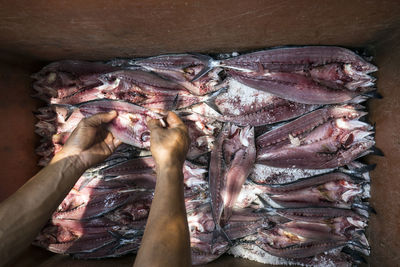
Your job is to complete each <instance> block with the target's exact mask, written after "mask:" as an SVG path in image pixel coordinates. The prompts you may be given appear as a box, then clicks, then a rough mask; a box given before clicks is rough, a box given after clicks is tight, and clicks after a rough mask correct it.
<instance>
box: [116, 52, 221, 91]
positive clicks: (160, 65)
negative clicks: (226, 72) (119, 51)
mask: <svg viewBox="0 0 400 267" xmlns="http://www.w3.org/2000/svg"><path fill="white" fill-rule="evenodd" d="M210 60H212V58H211V57H209V56H206V55H201V54H167V55H160V56H155V57H149V58H143V59H136V60H135V59H134V60H128V61H125V62H124V63H125V64H121V60H119V61H118V63H119V64H117V66H124V67H128V68H129V67H133V68H135V67H136V66H138V67H140V68H141V69H144V70H147V71H151V72H154V73H156V74H158V75H159V76H161V77H163V78H165V79H167V80H170V81H172V82H175V83H177V84H179V85H181V86H183V87H185V88H186V89H187V90H189V91H190V92H191V93H192V94H194V95H205V94H209V93H211V92H213V91H215V90H216V88H217V87H216V85H217V84H218V83H219V82H220V79H221V78H220V77H219V76H218V73H219V72H220V71H221V69H219V68H214V69H213V70H211V71H209V72H207V74H206V75H204V76H202V77H201V78H200V79H198V80H196V81H192V79H193V78H194V77H195V76H196V75H197V74H199V72H200V71H201V70H203V69H204V66H206V65H207V64H208V62H209V61H210ZM126 63H127V64H126ZM114 65H115V64H114Z"/></svg>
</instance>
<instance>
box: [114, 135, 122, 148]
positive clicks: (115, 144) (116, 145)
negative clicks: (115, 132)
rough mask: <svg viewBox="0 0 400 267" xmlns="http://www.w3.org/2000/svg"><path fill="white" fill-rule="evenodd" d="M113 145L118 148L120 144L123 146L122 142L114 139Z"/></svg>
mask: <svg viewBox="0 0 400 267" xmlns="http://www.w3.org/2000/svg"><path fill="white" fill-rule="evenodd" d="M113 143H114V147H115V148H117V147H118V146H119V145H120V144H122V141H121V140H119V139H118V138H115V137H114V140H113Z"/></svg>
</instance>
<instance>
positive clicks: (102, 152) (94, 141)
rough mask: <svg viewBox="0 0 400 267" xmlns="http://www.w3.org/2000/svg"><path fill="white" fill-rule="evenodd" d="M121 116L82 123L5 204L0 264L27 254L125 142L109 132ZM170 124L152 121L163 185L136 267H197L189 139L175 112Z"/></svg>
mask: <svg viewBox="0 0 400 267" xmlns="http://www.w3.org/2000/svg"><path fill="white" fill-rule="evenodd" d="M116 116H117V113H116V112H115V111H112V112H109V113H102V114H97V115H95V116H92V117H90V118H87V119H84V120H82V121H81V122H80V123H79V125H78V127H77V128H76V129H75V131H74V132H73V133H72V134H71V136H70V138H69V139H68V141H67V143H66V144H65V145H64V147H63V149H62V150H61V151H60V152H59V153H57V154H56V155H55V156H54V158H53V159H52V161H51V162H50V164H49V165H48V166H46V167H45V168H43V169H42V170H41V171H40V172H39V173H37V174H36V175H35V176H33V177H32V178H31V179H30V180H29V181H28V182H27V183H26V184H24V185H23V186H22V187H21V188H20V189H19V190H18V191H17V192H15V193H14V194H13V195H12V196H10V197H9V198H7V199H6V200H5V201H3V202H2V203H0V240H1V242H0V259H2V260H1V262H0V265H2V264H6V263H8V262H10V261H11V260H13V259H14V258H15V257H16V256H18V255H19V254H20V253H21V252H22V251H23V250H25V249H26V248H27V247H28V246H29V244H30V243H32V241H33V240H34V239H35V237H36V235H37V234H38V232H39V231H40V229H41V228H42V227H43V226H44V225H45V224H46V223H47V221H48V219H49V218H50V217H51V214H52V213H53V211H54V210H55V209H56V208H57V206H58V205H59V204H60V203H61V201H62V200H63V199H64V198H65V196H66V195H67V194H68V192H69V191H70V190H71V189H72V187H73V185H74V184H75V183H76V182H77V180H78V179H79V177H80V176H81V175H82V174H83V173H84V172H85V170H86V169H88V168H90V167H91V166H93V165H95V164H98V163H100V162H102V161H103V160H105V159H106V158H107V157H108V156H110V155H111V154H112V153H113V152H114V150H115V149H116V147H117V146H118V145H120V144H121V142H120V141H119V140H118V139H116V138H114V137H113V135H112V134H111V133H109V132H108V131H106V130H105V124H107V123H108V122H110V121H111V120H112V119H114V118H115V117H116ZM167 123H168V126H167V127H166V128H163V127H162V126H161V125H160V123H159V121H156V120H151V121H149V122H148V125H149V128H150V130H151V151H152V154H153V157H154V159H155V162H156V172H157V185H156V189H155V193H154V199H153V202H152V206H151V209H150V214H149V218H148V220H147V225H146V230H145V233H144V236H143V240H142V246H141V248H140V250H139V252H138V255H137V257H136V261H135V266H167V265H171V264H172V265H171V266H190V265H191V258H190V255H191V254H190V244H189V231H188V226H187V219H186V210H185V206H184V199H183V173H182V167H183V162H184V160H185V157H186V153H187V150H188V147H189V137H188V133H187V128H186V126H185V125H184V124H183V123H182V121H181V120H180V119H179V117H178V116H176V114H175V113H173V112H169V114H168V116H167ZM27 199H29V202H27V201H26V200H27ZM16 211H18V212H16Z"/></svg>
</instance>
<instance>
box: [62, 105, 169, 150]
mask: <svg viewBox="0 0 400 267" xmlns="http://www.w3.org/2000/svg"><path fill="white" fill-rule="evenodd" d="M59 106H60V105H59ZM62 107H64V108H65V109H66V110H67V115H66V120H67V121H69V118H71V117H73V123H72V125H70V126H69V127H68V128H69V129H71V131H72V128H75V127H76V125H75V124H76V122H79V121H80V120H81V119H82V118H85V117H89V116H92V115H95V114H97V113H101V112H109V111H112V110H115V111H117V112H118V116H117V117H116V118H115V119H114V120H112V121H111V122H110V123H109V124H108V129H109V131H110V132H111V133H112V134H113V136H114V137H116V138H118V139H119V140H121V141H122V142H123V143H126V144H129V145H132V146H135V147H138V148H149V147H150V130H149V129H148V128H147V118H148V117H149V118H152V119H162V118H163V117H162V115H160V114H157V113H155V112H153V111H151V110H148V109H146V108H143V107H140V106H137V105H135V104H132V103H129V102H125V101H120V100H108V99H102V100H93V101H89V102H84V103H80V104H78V105H75V106H71V105H62ZM72 115H74V116H72ZM67 121H66V122H67ZM62 131H65V129H62Z"/></svg>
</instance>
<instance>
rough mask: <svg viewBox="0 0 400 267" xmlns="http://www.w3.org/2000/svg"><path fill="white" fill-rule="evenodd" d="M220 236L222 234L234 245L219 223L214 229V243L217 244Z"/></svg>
mask: <svg viewBox="0 0 400 267" xmlns="http://www.w3.org/2000/svg"><path fill="white" fill-rule="evenodd" d="M219 236H222V237H223V238H224V239H225V240H226V241H228V243H229V245H231V246H233V242H232V240H231V239H230V238H229V236H228V235H227V234H226V232H225V231H224V229H222V227H221V226H220V225H219V224H216V225H215V229H214V231H213V238H212V243H213V244H215V243H216V240H217V239H218V237H219Z"/></svg>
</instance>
